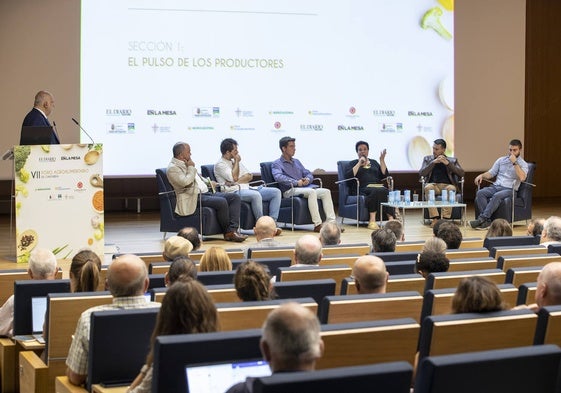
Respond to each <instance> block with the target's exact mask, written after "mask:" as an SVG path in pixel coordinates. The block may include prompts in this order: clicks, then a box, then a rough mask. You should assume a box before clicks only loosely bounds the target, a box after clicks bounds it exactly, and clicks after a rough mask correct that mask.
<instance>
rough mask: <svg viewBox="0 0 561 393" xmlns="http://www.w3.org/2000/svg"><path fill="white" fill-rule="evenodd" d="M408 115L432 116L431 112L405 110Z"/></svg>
mask: <svg viewBox="0 0 561 393" xmlns="http://www.w3.org/2000/svg"><path fill="white" fill-rule="evenodd" d="M407 115H408V116H413V117H417V116H420V117H431V116H432V112H417V111H409V112H407Z"/></svg>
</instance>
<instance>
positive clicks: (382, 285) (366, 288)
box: [353, 255, 389, 294]
mask: <svg viewBox="0 0 561 393" xmlns="http://www.w3.org/2000/svg"><path fill="white" fill-rule="evenodd" d="M388 276H389V274H388V272H387V271H386V265H385V264H384V261H382V259H380V258H378V257H376V256H374V255H365V256H362V257H360V258H358V259H357V260H356V262H355V264H354V266H353V277H354V278H355V285H356V289H357V291H358V293H360V294H365V293H386V283H387V282H388Z"/></svg>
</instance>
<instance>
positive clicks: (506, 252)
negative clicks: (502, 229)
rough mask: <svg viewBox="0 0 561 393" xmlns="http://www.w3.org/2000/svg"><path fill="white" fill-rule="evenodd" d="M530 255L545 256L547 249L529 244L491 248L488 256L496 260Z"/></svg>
mask: <svg viewBox="0 0 561 393" xmlns="http://www.w3.org/2000/svg"><path fill="white" fill-rule="evenodd" d="M530 254H536V255H541V254H547V247H544V246H540V245H538V244H530V245H525V246H497V247H493V248H491V251H490V253H489V255H491V256H492V257H493V258H495V259H496V260H498V259H499V258H500V257H503V256H510V255H530Z"/></svg>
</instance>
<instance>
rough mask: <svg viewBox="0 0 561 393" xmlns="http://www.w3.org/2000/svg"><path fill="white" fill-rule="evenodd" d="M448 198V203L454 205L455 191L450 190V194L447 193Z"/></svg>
mask: <svg viewBox="0 0 561 393" xmlns="http://www.w3.org/2000/svg"><path fill="white" fill-rule="evenodd" d="M448 197H449V198H450V203H452V204H454V203H456V191H454V190H450V192H448Z"/></svg>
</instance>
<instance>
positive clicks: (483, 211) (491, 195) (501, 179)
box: [469, 139, 528, 229]
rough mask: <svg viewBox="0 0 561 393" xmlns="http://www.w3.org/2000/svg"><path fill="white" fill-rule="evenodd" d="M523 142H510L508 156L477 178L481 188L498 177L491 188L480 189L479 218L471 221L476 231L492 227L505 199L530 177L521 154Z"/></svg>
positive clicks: (476, 197) (516, 140)
mask: <svg viewBox="0 0 561 393" xmlns="http://www.w3.org/2000/svg"><path fill="white" fill-rule="evenodd" d="M521 152H522V142H520V140H518V139H513V140H511V141H510V142H509V146H508V155H506V156H505V155H503V156H502V157H500V158H498V159H497V160H496V161H495V163H494V164H493V166H492V167H491V169H489V170H488V171H487V172H484V173H482V174H480V175H478V176H477V177H476V178H475V185H476V186H477V187H480V186H481V182H482V181H483V180H484V179H485V180H491V179H492V178H494V177H496V180H495V182H494V183H493V184H492V185H490V186H489V187H484V188H480V189H479V191H477V194H476V195H475V204H476V205H477V211H479V216H478V217H477V218H476V219H475V220H474V221H470V222H469V224H470V225H471V227H472V228H474V229H487V227H488V226H489V225H491V216H492V215H493V213H494V212H495V211H496V210H497V209H498V208H499V205H500V204H501V202H502V201H503V199H505V198H510V197H511V196H512V189H513V188H514V190H515V191H518V187H520V183H521V182H523V181H525V180H526V176H527V175H528V163H527V162H526V161H524V159H523V158H522V157H521V155H520V153H521Z"/></svg>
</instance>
